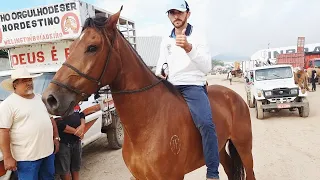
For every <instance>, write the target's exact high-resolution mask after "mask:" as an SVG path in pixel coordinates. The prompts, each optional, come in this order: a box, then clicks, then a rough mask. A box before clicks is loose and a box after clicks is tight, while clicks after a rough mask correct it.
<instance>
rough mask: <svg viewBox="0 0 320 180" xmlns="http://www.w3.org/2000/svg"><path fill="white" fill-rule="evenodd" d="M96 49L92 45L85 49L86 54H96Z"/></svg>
mask: <svg viewBox="0 0 320 180" xmlns="http://www.w3.org/2000/svg"><path fill="white" fill-rule="evenodd" d="M97 49H98V47H97V46H94V45H90V46H89V47H88V48H87V52H91V53H92V52H96V51H97Z"/></svg>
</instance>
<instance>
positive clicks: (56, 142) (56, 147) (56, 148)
mask: <svg viewBox="0 0 320 180" xmlns="http://www.w3.org/2000/svg"><path fill="white" fill-rule="evenodd" d="M53 142H54V154H57V152H59V149H60V142H59V140H57V139H53Z"/></svg>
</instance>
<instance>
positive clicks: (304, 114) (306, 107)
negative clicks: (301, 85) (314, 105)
mask: <svg viewBox="0 0 320 180" xmlns="http://www.w3.org/2000/svg"><path fill="white" fill-rule="evenodd" d="M301 102H303V103H305V105H304V106H302V107H299V115H300V117H308V116H309V112H310V108H309V101H308V99H307V98H305V97H303V98H301Z"/></svg>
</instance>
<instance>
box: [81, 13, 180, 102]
mask: <svg viewBox="0 0 320 180" xmlns="http://www.w3.org/2000/svg"><path fill="white" fill-rule="evenodd" d="M107 21H108V18H107V17H105V16H104V15H99V14H98V15H96V16H95V17H93V18H91V17H89V18H87V19H86V21H85V23H84V25H83V28H82V31H84V30H85V29H86V28H88V27H90V28H94V29H96V30H98V31H99V32H101V33H102V34H104V35H105V36H106V34H105V32H106V29H105V24H106V23H107ZM117 31H118V32H119V34H120V35H121V36H122V38H123V40H124V41H125V42H126V45H127V46H129V47H130V48H131V50H132V51H133V52H134V53H135V55H136V56H137V57H138V59H139V61H140V62H141V63H142V64H143V65H144V67H145V68H146V69H147V70H148V71H149V72H151V74H152V75H153V76H155V77H156V78H157V79H159V80H160V79H161V78H160V77H158V76H156V75H155V74H154V73H153V72H152V71H151V69H150V68H149V67H148V66H147V65H146V64H145V62H144V61H143V59H142V58H141V56H140V55H139V53H138V52H137V51H136V49H134V48H133V47H132V46H131V44H130V42H129V41H128V40H127V39H126V38H125V37H124V35H123V34H122V32H121V31H120V30H119V29H117ZM106 37H107V36H106ZM162 82H163V84H164V85H165V86H166V87H167V88H168V90H169V91H170V92H171V93H173V94H174V95H177V96H179V95H180V92H179V91H178V90H177V89H176V88H175V86H174V85H173V84H172V83H170V82H169V81H167V80H163V81H162Z"/></svg>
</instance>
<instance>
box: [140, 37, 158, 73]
mask: <svg viewBox="0 0 320 180" xmlns="http://www.w3.org/2000/svg"><path fill="white" fill-rule="evenodd" d="M136 40H137V52H138V54H139V55H140V56H141V58H142V59H143V61H144V62H145V63H146V65H147V66H148V67H149V68H151V69H153V68H154V67H156V66H157V62H158V59H159V55H160V44H161V40H162V37H161V36H145V37H137V38H136Z"/></svg>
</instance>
